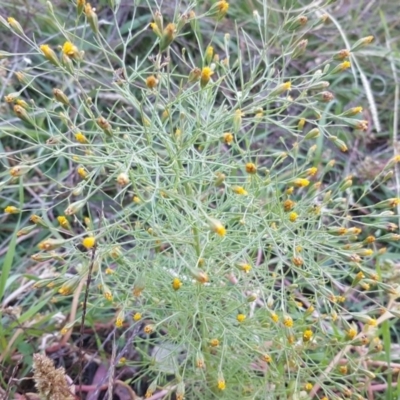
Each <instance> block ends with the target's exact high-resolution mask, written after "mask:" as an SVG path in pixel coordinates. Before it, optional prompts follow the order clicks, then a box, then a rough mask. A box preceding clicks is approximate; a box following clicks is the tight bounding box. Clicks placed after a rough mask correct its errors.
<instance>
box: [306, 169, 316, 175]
mask: <svg viewBox="0 0 400 400" xmlns="http://www.w3.org/2000/svg"><path fill="white" fill-rule="evenodd" d="M317 172H318V168H317V167H311V168H308V169H306V173H307V175H310V176H314V175H315V174H316V173H317Z"/></svg>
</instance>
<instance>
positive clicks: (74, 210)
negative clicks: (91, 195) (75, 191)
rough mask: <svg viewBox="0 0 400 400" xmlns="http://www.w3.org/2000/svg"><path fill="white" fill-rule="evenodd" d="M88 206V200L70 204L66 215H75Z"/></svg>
mask: <svg viewBox="0 0 400 400" xmlns="http://www.w3.org/2000/svg"><path fill="white" fill-rule="evenodd" d="M85 204H86V200H79V201H76V202H75V203H72V204H70V205H69V206H68V207H67V208H66V209H65V211H64V214H65V215H74V214H76V213H77V212H78V211H80V210H81V209H82V208H83V207H84V206H85Z"/></svg>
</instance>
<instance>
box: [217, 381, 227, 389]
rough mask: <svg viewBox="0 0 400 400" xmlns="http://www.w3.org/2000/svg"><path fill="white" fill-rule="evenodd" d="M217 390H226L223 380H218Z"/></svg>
mask: <svg viewBox="0 0 400 400" xmlns="http://www.w3.org/2000/svg"><path fill="white" fill-rule="evenodd" d="M218 389H219V390H225V389H226V383H225V379H224V378H220V379H218Z"/></svg>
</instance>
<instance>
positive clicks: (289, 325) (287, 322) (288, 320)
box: [283, 315, 293, 328]
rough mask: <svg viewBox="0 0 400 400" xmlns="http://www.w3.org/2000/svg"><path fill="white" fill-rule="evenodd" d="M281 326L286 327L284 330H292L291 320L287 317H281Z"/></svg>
mask: <svg viewBox="0 0 400 400" xmlns="http://www.w3.org/2000/svg"><path fill="white" fill-rule="evenodd" d="M283 325H285V326H286V328H292V327H293V319H292V317H290V316H289V315H285V316H284V317H283Z"/></svg>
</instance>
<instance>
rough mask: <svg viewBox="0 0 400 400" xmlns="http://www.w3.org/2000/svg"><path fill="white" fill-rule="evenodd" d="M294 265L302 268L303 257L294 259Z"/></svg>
mask: <svg viewBox="0 0 400 400" xmlns="http://www.w3.org/2000/svg"><path fill="white" fill-rule="evenodd" d="M292 261H293V264H294V265H296V267H301V266H302V265H303V264H304V261H303V259H302V258H301V257H299V256H296V257H293V258H292Z"/></svg>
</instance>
